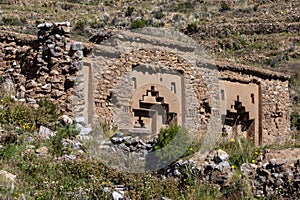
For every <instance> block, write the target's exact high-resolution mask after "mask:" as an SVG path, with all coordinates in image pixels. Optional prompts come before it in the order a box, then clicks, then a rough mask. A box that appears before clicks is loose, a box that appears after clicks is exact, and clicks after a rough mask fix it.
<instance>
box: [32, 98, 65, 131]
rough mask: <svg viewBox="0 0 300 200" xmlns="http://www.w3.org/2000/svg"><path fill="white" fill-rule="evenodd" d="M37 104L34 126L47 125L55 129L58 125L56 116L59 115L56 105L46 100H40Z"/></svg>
mask: <svg viewBox="0 0 300 200" xmlns="http://www.w3.org/2000/svg"><path fill="white" fill-rule="evenodd" d="M38 104H39V108H38V110H37V116H36V126H37V127H40V126H47V127H48V128H50V129H52V130H56V129H57V128H58V127H59V126H60V123H59V120H58V118H59V117H60V115H61V113H59V111H58V109H57V106H56V105H55V104H53V103H52V102H50V101H48V100H40V101H39V102H38Z"/></svg>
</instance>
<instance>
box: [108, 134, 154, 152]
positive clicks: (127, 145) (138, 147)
mask: <svg viewBox="0 0 300 200" xmlns="http://www.w3.org/2000/svg"><path fill="white" fill-rule="evenodd" d="M110 141H111V142H112V144H114V145H115V146H116V147H119V148H121V149H123V150H124V151H129V152H141V151H143V150H147V151H148V152H150V151H152V150H153V148H154V145H155V143H154V141H155V139H153V140H150V141H147V142H144V141H143V140H142V139H139V138H138V137H132V136H128V135H127V136H126V135H125V134H124V133H122V132H117V133H115V134H114V135H113V136H112V137H111V138H110Z"/></svg>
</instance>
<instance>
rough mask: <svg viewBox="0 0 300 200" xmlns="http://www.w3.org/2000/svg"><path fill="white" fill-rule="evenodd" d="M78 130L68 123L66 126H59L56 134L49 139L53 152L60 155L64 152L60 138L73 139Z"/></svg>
mask: <svg viewBox="0 0 300 200" xmlns="http://www.w3.org/2000/svg"><path fill="white" fill-rule="evenodd" d="M78 133H79V131H78V130H77V129H76V128H75V127H74V126H73V125H71V124H68V125H67V126H66V127H63V128H59V129H58V131H57V133H56V135H55V136H54V137H53V138H51V139H50V141H51V144H52V148H53V150H52V151H53V153H54V154H55V155H59V156H62V155H63V154H64V153H70V152H64V149H63V144H62V140H63V139H74V138H75V137H76V135H78Z"/></svg>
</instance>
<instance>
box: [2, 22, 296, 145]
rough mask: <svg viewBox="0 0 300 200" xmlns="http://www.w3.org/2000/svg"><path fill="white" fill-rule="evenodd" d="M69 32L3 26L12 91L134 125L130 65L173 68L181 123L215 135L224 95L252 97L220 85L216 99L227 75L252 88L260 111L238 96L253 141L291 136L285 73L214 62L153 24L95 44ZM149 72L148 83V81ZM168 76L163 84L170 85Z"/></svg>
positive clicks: (86, 116)
mask: <svg viewBox="0 0 300 200" xmlns="http://www.w3.org/2000/svg"><path fill="white" fill-rule="evenodd" d="M69 34H70V27H69V24H68V23H45V24H43V25H40V32H39V36H38V37H37V38H36V37H34V36H28V35H21V34H16V33H10V32H2V33H0V75H1V80H2V81H3V80H5V79H7V78H10V79H12V81H13V82H14V84H15V88H16V91H17V93H16V97H17V98H19V99H21V101H26V102H28V103H33V104H35V103H36V100H37V99H42V98H47V99H49V100H51V101H53V102H54V103H56V104H57V105H58V106H59V108H60V109H61V110H62V111H63V112H64V113H65V114H68V115H70V116H73V117H77V118H78V119H79V120H78V121H81V122H82V123H86V124H89V123H92V122H97V123H98V122H99V121H101V122H105V123H115V124H117V125H118V126H119V127H120V128H125V129H126V128H130V125H132V118H131V116H132V113H131V107H132V102H131V101H130V99H131V98H132V95H133V94H134V92H135V91H136V89H138V88H134V82H133V81H132V77H133V76H136V75H134V74H133V71H134V70H133V69H134V68H135V67H138V66H149V67H150V68H151V66H153V69H154V68H155V67H159V68H164V69H168V70H173V71H176V72H178V73H179V74H180V76H181V77H182V83H181V84H180V85H181V89H180V90H182V91H181V94H180V95H178V94H177V98H179V101H178V102H180V103H179V104H180V105H181V107H182V108H181V115H182V124H183V125H184V126H185V127H187V128H188V129H189V130H191V131H192V132H194V133H198V132H199V134H200V135H201V134H211V136H212V137H213V136H214V134H216V133H218V132H220V131H221V128H222V127H220V126H214V124H222V123H221V117H220V116H222V115H224V114H225V113H226V111H227V110H228V109H230V108H229V106H230V105H231V103H229V102H232V101H233V100H234V99H235V97H236V96H239V95H240V98H241V99H243V98H245V99H248V100H249V98H250V96H249V94H242V93H241V92H239V91H238V90H233V89H234V87H233V86H232V87H227V88H232V89H229V90H230V91H228V92H226V91H225V94H227V99H228V102H227V103H224V104H223V103H221V102H222V97H221V90H222V89H224V87H225V88H226V81H227V82H229V83H230V84H231V85H235V84H243V85H246V86H249V88H252V89H253V88H254V89H253V91H254V92H251V93H254V95H255V98H256V99H255V102H257V104H256V106H257V107H258V108H259V109H258V111H255V112H254V111H253V109H252V108H251V101H249V102H248V103H247V101H248V100H243V105H245V106H246V108H247V109H248V110H250V114H251V116H257V115H258V116H259V120H257V119H256V124H255V126H256V131H255V132H256V133H255V138H254V140H255V142H256V144H262V145H265V144H272V143H277V142H278V143H281V142H284V141H285V140H288V139H289V137H290V134H289V128H290V127H289V124H290V123H289V115H290V112H289V108H290V107H289V91H288V79H289V77H288V76H285V75H283V74H280V73H277V72H273V71H268V70H262V69H256V68H252V67H242V66H233V65H228V64H226V63H225V64H224V63H214V62H212V61H209V60H207V57H206V55H205V54H204V53H203V51H202V50H201V48H199V47H198V46H197V44H195V43H193V42H191V41H190V40H189V39H187V38H186V37H184V36H179V37H178V35H172V34H171V35H168V34H167V33H164V32H161V33H155V31H154V32H152V33H151V29H149V30H147V31H146V33H133V32H130V33H129V32H126V33H120V34H118V35H116V36H114V37H113V38H111V39H110V40H108V41H105V42H104V43H103V44H101V45H94V46H93V48H91V47H89V46H88V45H85V46H84V45H82V43H81V42H74V41H71V40H70V39H69ZM159 34H162V35H159ZM164 38H165V39H164ZM91 49H92V50H91ZM166 77H167V76H166ZM166 77H165V78H166ZM150 79H151V78H149V80H150ZM163 79H164V78H163ZM221 79H222V80H223V81H222V80H221ZM149 80H146V82H145V84H147V83H149V84H151V81H149ZM178 80H179V79H178ZM178 80H177V81H175V82H176V85H178V83H179V82H178ZM147 81H148V82H147ZM154 82H157V81H154ZM169 82H170V81H169ZM169 82H165V83H163V84H161V85H164V86H165V87H166V88H169V89H170V92H174V91H172V88H171V86H170V84H169ZM153 84H154V83H153ZM158 84H159V83H158ZM230 84H227V86H228V85H230ZM251 85H252V86H251ZM252 89H251V90H252ZM227 90H228V89H227ZM239 93H241V94H239ZM166 99H167V97H166ZM251 110H252V111H251ZM216 135H218V134H216ZM211 136H210V137H211Z"/></svg>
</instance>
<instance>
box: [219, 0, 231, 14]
mask: <svg viewBox="0 0 300 200" xmlns="http://www.w3.org/2000/svg"><path fill="white" fill-rule="evenodd" d="M228 10H230V7H229V5H228V4H227V3H226V2H225V1H222V2H221V8H220V11H221V12H224V11H228Z"/></svg>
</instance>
